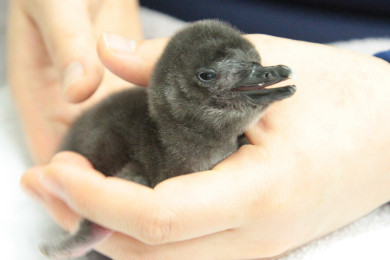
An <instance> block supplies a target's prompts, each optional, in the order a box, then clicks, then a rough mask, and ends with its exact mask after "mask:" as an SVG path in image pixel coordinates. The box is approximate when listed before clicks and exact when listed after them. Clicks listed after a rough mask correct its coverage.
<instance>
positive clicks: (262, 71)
mask: <svg viewBox="0 0 390 260" xmlns="http://www.w3.org/2000/svg"><path fill="white" fill-rule="evenodd" d="M291 75H292V71H291V70H290V69H289V68H288V67H287V66H284V65H278V66H272V67H263V66H262V65H261V64H260V56H259V54H258V52H257V51H256V49H255V47H254V46H253V45H252V44H251V43H250V42H249V41H248V40H246V39H245V38H244V37H242V36H241V34H240V32H239V31H237V30H235V29H234V28H232V27H231V26H229V25H228V24H226V23H223V22H219V21H214V20H205V21H200V22H195V23H193V24H190V25H189V26H187V27H186V28H184V29H183V30H181V31H179V32H178V33H177V34H176V35H174V36H173V37H172V39H171V40H170V42H169V43H168V45H167V47H166V49H165V51H164V53H163V54H162V56H161V58H160V60H159V61H158V63H157V64H156V67H155V70H154V72H153V76H152V81H151V86H150V89H149V91H150V92H149V97H150V106H151V112H152V114H153V113H158V112H159V111H161V110H164V108H166V107H168V108H169V110H168V112H169V113H170V114H171V115H172V116H173V117H174V118H176V119H180V118H183V119H184V118H187V119H188V118H191V117H193V116H200V117H207V115H208V114H212V116H214V117H215V116H216V115H219V116H227V118H231V119H232V120H234V117H235V116H242V114H243V113H245V114H248V113H249V114H251V113H250V112H251V111H252V112H255V113H256V114H259V112H261V110H264V109H265V108H266V107H267V106H268V105H269V104H270V103H272V102H273V101H277V100H281V99H284V98H287V97H290V96H291V95H292V94H293V93H294V92H295V86H287V87H281V88H272V89H271V88H266V87H268V86H271V85H273V84H275V83H277V82H280V81H283V80H286V79H288V78H290V76H291ZM233 115H235V116H233Z"/></svg>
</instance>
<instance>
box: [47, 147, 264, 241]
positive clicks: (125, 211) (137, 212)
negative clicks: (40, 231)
mask: <svg viewBox="0 0 390 260" xmlns="http://www.w3.org/2000/svg"><path fill="white" fill-rule="evenodd" d="M256 149H257V148H255V147H253V146H247V148H245V149H244V148H242V149H240V151H239V152H238V153H236V154H235V155H233V156H231V158H229V159H228V160H227V161H226V162H225V163H223V164H222V165H220V166H219V167H216V168H215V170H213V171H206V172H199V173H195V174H190V175H185V176H180V177H177V178H173V179H170V180H167V181H165V182H163V183H161V184H159V185H158V186H157V187H156V188H155V189H154V190H153V189H150V188H147V187H145V186H142V185H138V184H136V183H132V182H128V181H125V180H122V179H118V178H113V177H104V176H103V175H102V174H101V173H99V172H97V171H95V170H93V169H92V168H87V167H80V166H79V165H77V164H74V163H72V162H71V161H68V162H66V163H65V161H66V160H62V159H61V158H62V156H64V153H61V154H59V155H58V156H56V157H55V158H54V160H53V162H52V163H51V164H50V165H48V166H47V167H45V170H44V174H43V176H42V182H43V184H44V185H45V187H46V188H48V189H49V190H51V191H52V192H53V193H56V194H57V196H59V197H62V198H64V200H65V201H66V202H67V203H68V205H69V206H70V207H71V208H72V209H74V210H75V211H76V212H78V213H80V214H81V215H83V216H85V217H86V218H88V219H91V220H92V221H94V222H96V223H98V224H101V225H103V226H106V227H108V228H111V229H113V230H118V231H121V232H124V233H127V234H129V235H131V236H133V237H135V238H137V239H139V240H141V241H143V242H145V243H150V244H160V243H165V242H171V241H178V240H183V239H190V238H195V237H199V236H203V235H207V234H211V233H215V232H219V231H223V230H227V229H231V228H236V227H240V226H241V225H243V224H244V223H246V222H247V221H248V219H247V218H248V216H250V215H253V214H250V212H251V211H252V210H253V209H254V208H253V206H254V204H255V203H256V204H258V201H259V193H261V192H262V190H263V189H262V188H261V187H262V186H263V184H267V182H266V181H263V182H261V183H260V184H262V185H261V186H260V184H259V183H257V182H258V178H259V177H260V176H261V175H262V172H261V171H260V170H261V169H258V167H257V166H254V165H253V158H254V156H258V155H260V154H258V152H257V151H256ZM65 154H67V156H69V155H72V156H76V157H79V158H80V156H77V155H75V154H70V153H65ZM60 159H61V160H62V162H61V160H60ZM256 160H259V158H257V159H256ZM256 160H255V161H256ZM224 165H225V166H224ZM256 167H257V168H256ZM253 171H256V172H255V174H253ZM257 209H258V207H256V210H257Z"/></svg>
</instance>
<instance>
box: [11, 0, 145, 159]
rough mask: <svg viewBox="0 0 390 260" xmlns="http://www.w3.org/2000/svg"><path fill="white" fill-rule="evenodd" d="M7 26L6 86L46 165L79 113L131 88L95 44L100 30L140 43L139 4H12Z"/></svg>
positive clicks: (39, 0)
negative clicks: (105, 64) (104, 61)
mask: <svg viewBox="0 0 390 260" xmlns="http://www.w3.org/2000/svg"><path fill="white" fill-rule="evenodd" d="M7 24H8V28H7V32H8V35H7V41H8V42H7V45H8V52H7V54H8V57H7V58H8V69H7V70H8V83H9V86H10V89H11V91H12V95H13V97H14V100H15V104H16V106H17V108H18V111H19V114H20V116H21V119H22V120H21V121H22V125H23V129H24V132H25V134H26V137H27V138H26V140H27V143H28V146H29V148H30V151H31V154H32V156H33V158H34V160H35V162H37V163H44V162H48V161H49V159H50V158H51V156H52V155H53V153H54V152H55V151H56V149H57V148H58V146H59V143H60V141H61V139H62V136H63V135H64V133H65V132H66V131H67V129H68V128H69V126H70V124H71V123H72V122H73V120H74V118H75V117H76V116H77V115H78V114H80V113H81V112H82V111H83V110H84V109H85V108H86V107H89V106H91V104H92V103H94V102H96V101H97V100H99V99H100V98H101V97H104V96H107V95H108V93H109V92H112V91H116V90H118V89H119V88H121V87H123V86H127V85H129V84H128V83H126V82H124V81H122V80H121V79H120V78H118V77H116V76H114V75H113V74H112V73H110V72H108V71H107V70H104V67H103V65H102V64H101V62H100V60H99V58H98V56H97V53H96V47H95V46H96V42H97V39H98V37H99V36H100V35H101V34H102V32H108V33H116V34H120V35H123V36H126V37H129V38H132V39H138V40H139V39H142V32H141V25H140V20H139V14H138V2H137V1H136V0H117V1H108V0H103V1H101V0H82V1H80V0H68V1H50V0H12V1H10V6H9V20H8V23H7ZM100 83H101V84H100ZM98 86H100V87H99V91H96V93H95V90H96V89H97V88H98ZM93 93H95V94H94V95H93V96H92V97H90V96H91V95H92V94H93ZM89 97H90V98H89ZM87 98H89V99H88V101H86V102H82V101H84V100H86V99H87ZM70 102H73V103H78V104H77V105H75V104H71V103H70ZM80 102H81V103H80Z"/></svg>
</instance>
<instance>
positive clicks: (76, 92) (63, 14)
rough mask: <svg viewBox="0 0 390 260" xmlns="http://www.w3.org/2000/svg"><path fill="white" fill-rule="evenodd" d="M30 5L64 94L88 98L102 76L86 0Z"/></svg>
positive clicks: (69, 99) (67, 96)
mask: <svg viewBox="0 0 390 260" xmlns="http://www.w3.org/2000/svg"><path fill="white" fill-rule="evenodd" d="M31 2H33V1H31ZM29 7H30V10H31V11H32V12H31V15H32V16H33V18H34V20H35V22H36V23H37V25H38V28H39V30H40V32H41V34H42V37H43V41H44V44H45V46H46V48H47V50H48V52H49V55H50V58H51V61H52V62H53V64H54V66H55V67H56V69H57V70H58V72H59V74H60V77H61V81H62V90H63V93H64V95H65V97H66V98H67V99H68V101H71V102H81V101H83V100H85V99H87V98H88V97H89V96H91V95H92V94H93V92H94V91H95V90H96V88H97V87H98V85H99V84H100V82H101V80H102V77H103V66H102V64H101V63H100V61H99V58H98V56H97V53H96V48H95V45H96V39H95V36H94V35H93V29H92V26H91V23H90V20H89V14H88V10H87V7H86V4H85V1H47V2H46V4H45V5H44V7H43V8H42V7H40V6H38V5H36V4H32V3H31V4H30V6H29Z"/></svg>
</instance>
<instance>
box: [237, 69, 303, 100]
mask: <svg viewBox="0 0 390 260" xmlns="http://www.w3.org/2000/svg"><path fill="white" fill-rule="evenodd" d="M294 76H295V74H294V72H293V71H292V70H291V69H290V68H289V67H287V66H284V65H277V66H272V67H263V66H261V65H260V64H255V65H253V66H252V68H251V71H250V73H249V76H248V77H247V78H245V79H244V80H243V81H242V82H240V84H239V86H238V87H235V88H233V89H231V91H233V92H236V93H239V94H242V95H244V96H246V97H247V98H248V99H249V100H250V101H252V102H253V103H256V104H265V103H270V102H273V101H277V100H282V99H285V98H288V97H291V96H292V95H293V94H294V93H295V91H296V87H295V86H293V85H291V86H285V87H279V88H267V87H269V86H272V85H274V84H276V83H278V82H281V81H284V80H287V79H292V78H294Z"/></svg>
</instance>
